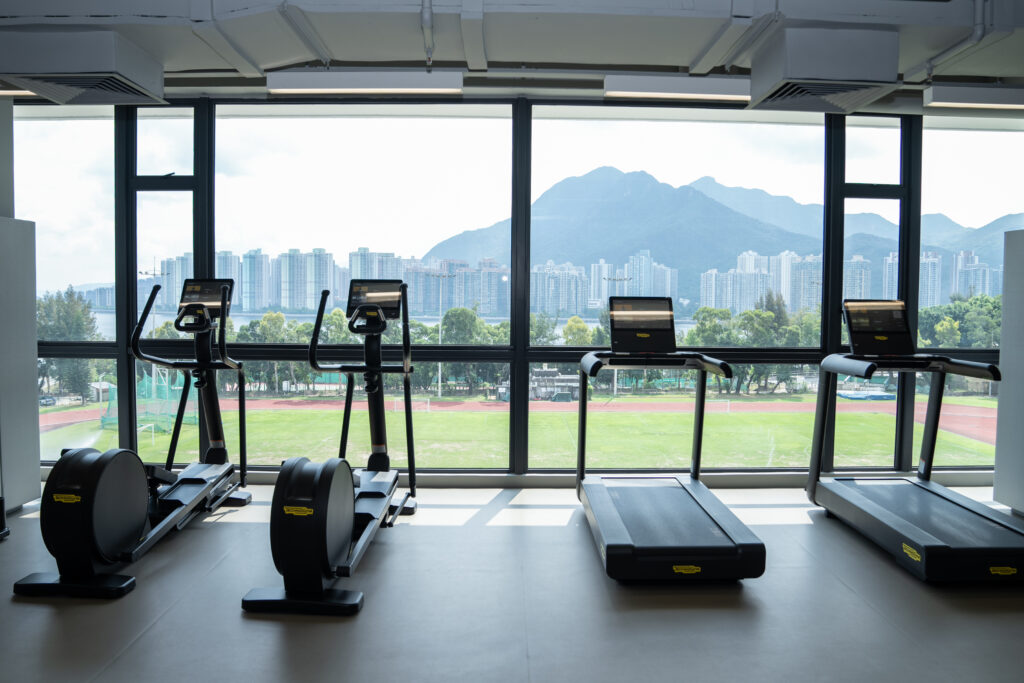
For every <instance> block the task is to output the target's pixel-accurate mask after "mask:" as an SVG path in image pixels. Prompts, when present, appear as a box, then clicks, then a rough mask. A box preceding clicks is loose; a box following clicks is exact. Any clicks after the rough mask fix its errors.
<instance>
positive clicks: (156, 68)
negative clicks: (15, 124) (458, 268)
mask: <svg viewBox="0 0 1024 683" xmlns="http://www.w3.org/2000/svg"><path fill="white" fill-rule="evenodd" d="M163 77H164V72H163V66H162V65H161V64H160V63H159V62H157V61H156V60H155V59H153V58H152V57H150V56H149V55H148V54H146V53H145V52H143V51H142V50H141V49H140V48H139V47H138V46H136V45H135V44H133V43H131V42H129V41H127V40H125V39H124V38H122V37H121V36H120V35H118V34H117V33H114V32H112V31H59V32H55V31H50V32H37V31H3V32H0V79H3V80H4V81H6V82H8V83H10V84H11V85H14V86H17V87H19V88H24V89H25V90H30V91H32V92H34V93H35V94H37V95H39V96H40V97H43V98H46V99H48V100H51V101H53V102H56V103H58V104H107V105H111V104H153V103H161V104H165V102H164V100H163V99H162V98H163V92H164V78H163Z"/></svg>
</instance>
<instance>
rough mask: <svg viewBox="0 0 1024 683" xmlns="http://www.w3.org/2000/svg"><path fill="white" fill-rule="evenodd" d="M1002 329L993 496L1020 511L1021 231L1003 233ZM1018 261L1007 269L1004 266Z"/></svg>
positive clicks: (1023, 484)
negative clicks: (1000, 377)
mask: <svg viewBox="0 0 1024 683" xmlns="http://www.w3.org/2000/svg"><path fill="white" fill-rule="evenodd" d="M1004 239H1005V242H1004V247H1003V264H1004V265H1003V328H1002V332H1001V334H1000V342H999V370H1000V372H1001V373H1002V375H1003V380H1002V381H1001V382H1000V383H999V424H998V426H997V428H996V471H995V488H994V490H993V497H994V498H995V499H996V500H997V501H999V502H1000V503H1002V504H1003V505H1008V506H1010V507H1011V508H1012V509H1013V510H1015V511H1017V512H1018V513H1022V514H1024V457H1021V456H1022V455H1024V421H1022V420H1021V419H1020V417H1021V415H1022V414H1024V268H1021V267H1020V266H1019V264H1021V263H1024V230H1014V231H1012V232H1007V233H1006V235H1005V238H1004ZM1007 264H1009V265H1012V264H1018V265H1017V266H1015V267H1010V268H1007V267H1006V265H1007Z"/></svg>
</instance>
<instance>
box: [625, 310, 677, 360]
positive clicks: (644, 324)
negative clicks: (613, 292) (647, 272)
mask: <svg viewBox="0 0 1024 683" xmlns="http://www.w3.org/2000/svg"><path fill="white" fill-rule="evenodd" d="M608 313H609V318H610V320H611V331H612V351H615V352H624V353H629V352H640V353H672V352H674V351H675V350H676V334H675V317H674V316H673V314H672V299H670V298H668V297H654V296H613V297H611V298H610V299H609V300H608Z"/></svg>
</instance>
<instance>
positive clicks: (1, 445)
mask: <svg viewBox="0 0 1024 683" xmlns="http://www.w3.org/2000/svg"><path fill="white" fill-rule="evenodd" d="M35 248H36V244H35V224H34V223H31V222H29V221H19V220H15V219H13V218H5V217H0V273H3V279H4V281H3V286H2V287H0V318H2V319H3V320H4V321H5V324H3V325H0V349H3V353H0V461H2V465H3V466H2V468H0V469H2V470H3V487H4V498H5V501H4V502H5V505H6V507H7V508H8V509H10V508H14V507H17V506H19V505H24V504H25V503H27V502H29V501H30V500H35V499H36V498H38V497H39V406H38V405H37V403H38V399H37V395H38V390H37V388H36V254H35Z"/></svg>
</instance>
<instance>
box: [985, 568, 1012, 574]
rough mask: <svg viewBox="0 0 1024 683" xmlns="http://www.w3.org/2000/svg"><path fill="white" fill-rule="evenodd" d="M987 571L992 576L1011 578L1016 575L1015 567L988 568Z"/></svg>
mask: <svg viewBox="0 0 1024 683" xmlns="http://www.w3.org/2000/svg"><path fill="white" fill-rule="evenodd" d="M988 571H989V572H990V573H991V574H993V575H994V576H1013V575H1014V574H1016V573H1017V568H1016V567H989V568H988Z"/></svg>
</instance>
